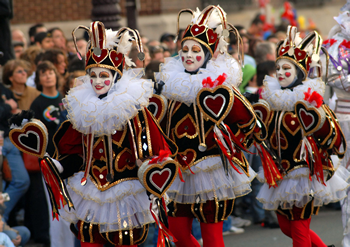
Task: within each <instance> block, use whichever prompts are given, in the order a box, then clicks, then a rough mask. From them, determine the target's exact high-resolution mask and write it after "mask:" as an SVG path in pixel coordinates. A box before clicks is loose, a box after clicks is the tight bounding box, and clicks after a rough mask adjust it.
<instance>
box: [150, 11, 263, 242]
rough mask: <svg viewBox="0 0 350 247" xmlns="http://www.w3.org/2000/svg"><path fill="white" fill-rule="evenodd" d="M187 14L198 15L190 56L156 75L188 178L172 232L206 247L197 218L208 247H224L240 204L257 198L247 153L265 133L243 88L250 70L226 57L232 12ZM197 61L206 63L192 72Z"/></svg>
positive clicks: (186, 40) (175, 201) (180, 185)
mask: <svg viewBox="0 0 350 247" xmlns="http://www.w3.org/2000/svg"><path fill="white" fill-rule="evenodd" d="M183 12H189V13H191V14H192V21H191V24H190V25H189V26H188V27H187V28H186V30H185V32H184V35H183V37H182V50H181V51H180V53H179V56H178V57H173V58H167V59H166V60H165V63H164V64H162V65H161V67H160V72H159V73H155V77H156V80H157V81H158V82H159V83H161V82H164V87H163V91H162V94H163V95H164V96H165V97H166V98H167V99H168V100H169V104H168V105H169V106H168V111H167V116H166V121H164V122H166V124H165V125H166V133H167V135H168V136H169V137H170V138H171V140H173V141H174V142H175V143H176V144H177V146H178V148H179V151H178V154H177V156H176V160H177V161H178V162H179V164H180V165H181V171H182V172H179V176H178V177H177V178H176V179H175V181H174V183H173V184H172V186H171V187H170V189H169V190H168V196H169V199H170V201H171V203H170V204H169V205H168V208H169V212H168V214H169V217H168V218H169V226H170V230H171V232H172V233H173V234H174V236H175V237H176V238H177V240H178V242H176V246H182V247H183V246H199V244H198V243H197V241H196V240H195V239H194V237H193V236H192V235H191V232H190V229H191V224H192V220H193V218H197V219H198V221H199V222H200V224H201V231H202V237H203V244H204V246H224V243H223V238H222V221H223V220H225V219H226V218H227V217H228V216H229V215H230V214H231V212H232V210H233V205H234V200H235V198H237V197H240V196H243V195H246V194H248V193H249V192H250V191H251V188H250V182H251V181H252V180H253V179H254V177H255V175H256V174H255V172H254V171H253V170H251V169H249V165H248V162H247V160H246V159H245V156H244V154H243V152H242V150H246V141H247V139H248V137H249V136H250V135H251V134H252V135H256V136H257V137H259V138H261V136H262V133H261V129H260V128H259V127H258V126H257V121H258V120H257V118H256V116H255V113H254V111H253V109H252V107H251V105H250V104H249V102H248V101H247V100H246V98H245V97H243V96H242V95H241V94H240V92H239V90H238V89H237V88H238V86H239V84H240V82H241V80H242V70H241V65H240V64H239V63H238V62H237V61H236V60H235V59H234V58H232V57H231V56H229V55H228V54H227V52H226V46H227V43H226V42H225V40H224V39H225V37H227V36H228V33H229V30H230V31H231V30H232V31H235V28H234V27H233V26H232V25H231V24H228V23H226V13H225V12H224V11H223V10H222V9H221V8H220V7H219V6H208V7H207V8H205V9H204V10H203V11H199V10H198V9H197V11H195V12H193V11H192V10H189V9H186V10H182V11H180V12H179V15H178V18H179V17H180V15H181V13H183ZM236 35H237V37H239V34H238V32H236ZM238 40H239V38H238ZM191 52H192V53H191ZM215 52H218V53H219V54H218V55H217V57H216V58H214V56H215V55H214V54H215ZM203 59H204V62H203ZM196 61H198V62H200V61H202V62H203V64H201V63H199V64H200V65H198V66H200V67H198V68H194V69H191V68H192V67H190V66H192V65H193V64H196V63H197V62H196ZM260 126H264V125H263V124H262V125H260Z"/></svg>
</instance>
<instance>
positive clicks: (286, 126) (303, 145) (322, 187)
mask: <svg viewBox="0 0 350 247" xmlns="http://www.w3.org/2000/svg"><path fill="white" fill-rule="evenodd" d="M321 44H322V39H321V37H320V36H319V35H318V33H317V32H311V33H310V34H308V35H307V36H306V37H305V38H304V39H301V38H300V37H299V34H298V33H297V31H296V27H292V26H289V27H288V31H287V38H286V39H285V40H284V41H281V42H280V43H279V45H278V47H277V56H278V57H277V59H276V64H277V78H275V77H269V76H266V77H265V80H264V86H265V88H264V91H263V93H262V98H263V100H260V101H259V103H256V104H254V105H253V107H254V109H255V110H256V112H257V113H259V115H260V116H261V117H262V119H263V121H264V122H265V124H266V126H267V128H268V142H269V145H270V148H271V149H272V150H273V151H274V153H275V154H276V158H275V163H276V167H278V168H279V170H280V172H281V174H282V176H283V179H281V180H278V181H277V184H275V185H272V184H269V183H267V182H266V180H265V183H264V185H263V187H262V188H261V190H260V192H259V194H258V196H257V199H258V200H260V201H261V202H262V203H263V206H264V208H265V209H267V210H275V211H276V212H277V216H278V220H279V224H280V227H281V230H282V232H283V233H284V234H286V235H287V236H289V237H291V238H292V239H293V246H295V247H296V246H298V247H300V246H308V247H311V243H312V246H314V245H315V246H325V244H324V243H323V242H322V240H321V239H320V238H319V237H318V236H317V235H316V234H315V233H314V232H313V231H311V230H310V220H311V216H312V215H313V214H317V213H318V210H319V208H320V207H321V206H322V205H323V204H328V203H331V202H337V201H339V200H341V199H343V198H345V197H346V189H347V188H348V182H347V181H348V180H349V172H348V171H346V170H345V169H344V168H343V167H339V168H338V169H337V167H338V166H339V159H338V158H342V157H343V156H344V152H345V149H346V143H345V139H344V135H343V133H342V130H341V128H340V126H339V124H338V121H337V119H336V116H335V114H334V112H333V111H332V110H331V109H330V108H329V107H328V106H327V105H325V104H324V103H323V97H322V95H323V94H324V90H325V83H324V82H323V81H322V79H321V66H320V56H319V54H320V49H321ZM283 71H284V72H283ZM311 76H312V78H310V77H311ZM288 80H290V81H288ZM268 174H269V171H268V170H266V169H264V171H263V172H261V173H260V172H259V175H258V177H260V178H263V179H264V178H265V179H266V177H267V175H268Z"/></svg>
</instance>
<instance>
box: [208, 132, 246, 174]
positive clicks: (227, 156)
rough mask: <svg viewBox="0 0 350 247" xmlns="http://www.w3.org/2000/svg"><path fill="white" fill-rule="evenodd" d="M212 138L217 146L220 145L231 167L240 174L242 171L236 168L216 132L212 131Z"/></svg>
mask: <svg viewBox="0 0 350 247" xmlns="http://www.w3.org/2000/svg"><path fill="white" fill-rule="evenodd" d="M214 139H215V141H216V143H217V144H218V146H219V147H220V149H221V151H222V152H223V154H224V155H225V156H226V158H227V159H228V161H229V162H230V164H231V166H232V168H233V169H235V170H236V172H238V173H239V174H242V173H241V172H240V171H239V170H238V168H237V167H236V166H235V165H234V164H233V162H232V158H231V155H229V154H228V153H227V149H226V148H225V146H224V144H223V143H222V142H221V141H220V140H219V137H218V136H217V135H216V133H214Z"/></svg>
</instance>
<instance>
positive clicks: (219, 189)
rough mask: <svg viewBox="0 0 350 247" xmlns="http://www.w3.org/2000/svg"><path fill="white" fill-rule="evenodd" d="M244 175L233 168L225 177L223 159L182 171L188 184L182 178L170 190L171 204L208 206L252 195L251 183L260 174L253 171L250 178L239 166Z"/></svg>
mask: <svg viewBox="0 0 350 247" xmlns="http://www.w3.org/2000/svg"><path fill="white" fill-rule="evenodd" d="M236 167H237V168H238V169H239V171H240V172H241V174H239V173H238V172H237V171H236V170H234V169H233V168H232V167H231V166H230V165H229V169H228V175H226V174H225V171H224V168H223V165H222V162H221V158H220V157H214V158H208V159H206V160H204V161H202V162H200V163H198V164H196V165H195V166H192V167H191V170H192V171H193V172H194V174H192V173H191V172H190V171H189V170H185V171H183V172H182V176H183V179H184V181H185V182H181V180H180V178H179V176H178V177H177V178H176V179H175V181H174V183H173V184H172V185H171V187H170V188H169V190H168V192H167V194H168V196H169V199H170V200H171V201H175V202H177V203H185V204H192V203H204V202H206V201H209V200H213V199H214V198H217V199H218V200H219V201H221V200H229V199H234V198H236V197H240V196H243V195H246V194H248V193H249V192H251V187H250V183H251V181H252V180H253V179H254V177H255V176H256V173H255V172H254V171H253V170H252V169H249V175H250V176H247V175H246V174H245V173H244V172H243V170H242V169H241V168H240V167H238V166H236Z"/></svg>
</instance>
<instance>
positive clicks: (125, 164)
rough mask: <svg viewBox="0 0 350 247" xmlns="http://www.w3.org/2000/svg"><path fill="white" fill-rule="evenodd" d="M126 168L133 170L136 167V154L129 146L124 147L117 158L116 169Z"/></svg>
mask: <svg viewBox="0 0 350 247" xmlns="http://www.w3.org/2000/svg"><path fill="white" fill-rule="evenodd" d="M126 168H128V169H129V170H132V169H134V168H135V156H134V155H133V153H132V152H131V150H130V149H129V148H124V150H123V151H121V152H120V153H119V154H118V155H117V157H116V158H115V169H116V170H117V171H118V172H123V171H124V170H125V169H126Z"/></svg>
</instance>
